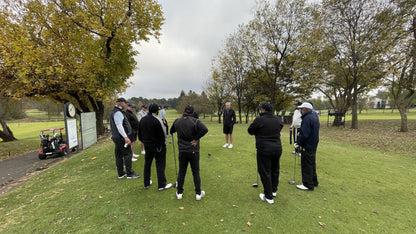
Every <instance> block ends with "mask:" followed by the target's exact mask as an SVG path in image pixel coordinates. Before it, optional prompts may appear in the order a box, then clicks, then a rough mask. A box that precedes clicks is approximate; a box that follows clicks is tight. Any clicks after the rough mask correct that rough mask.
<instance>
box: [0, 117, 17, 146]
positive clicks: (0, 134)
mask: <svg viewBox="0 0 416 234" xmlns="http://www.w3.org/2000/svg"><path fill="white" fill-rule="evenodd" d="M0 124H1V127H2V128H3V131H1V130H0V138H1V139H2V140H3V141H4V142H10V141H16V140H17V139H16V138H15V137H14V135H13V132H12V131H11V130H10V128H9V127H8V126H7V124H6V122H5V121H4V120H3V119H2V118H0Z"/></svg>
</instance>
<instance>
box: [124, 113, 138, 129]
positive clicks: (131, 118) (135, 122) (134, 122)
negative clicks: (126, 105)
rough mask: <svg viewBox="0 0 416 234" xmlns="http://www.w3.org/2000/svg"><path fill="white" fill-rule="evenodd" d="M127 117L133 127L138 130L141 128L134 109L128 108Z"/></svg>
mask: <svg viewBox="0 0 416 234" xmlns="http://www.w3.org/2000/svg"><path fill="white" fill-rule="evenodd" d="M126 117H127V119H128V120H129V122H130V125H131V129H132V130H133V131H136V132H137V131H138V130H139V120H138V119H137V117H136V115H135V114H134V113H133V112H132V111H130V110H127V111H126Z"/></svg>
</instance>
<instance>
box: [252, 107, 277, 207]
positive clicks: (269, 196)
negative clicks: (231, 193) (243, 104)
mask: <svg viewBox="0 0 416 234" xmlns="http://www.w3.org/2000/svg"><path fill="white" fill-rule="evenodd" d="M272 111H273V108H272V105H271V104H270V103H268V102H266V103H263V104H261V105H260V117H257V118H256V119H255V120H254V121H253V123H252V124H251V125H250V126H249V127H248V133H249V134H250V135H254V136H256V150H257V170H258V173H259V175H260V178H261V182H262V184H263V188H264V194H263V193H260V195H259V197H260V199H261V200H263V201H265V202H267V203H269V204H273V203H274V200H273V197H276V195H277V194H276V193H277V187H278V185H279V170H280V156H281V155H282V143H281V141H280V131H281V130H282V127H283V124H282V122H281V120H280V119H279V118H278V117H277V116H276V115H273V112H272Z"/></svg>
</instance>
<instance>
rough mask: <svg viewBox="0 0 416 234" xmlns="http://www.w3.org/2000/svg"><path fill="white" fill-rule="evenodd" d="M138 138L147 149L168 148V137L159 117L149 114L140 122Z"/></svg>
mask: <svg viewBox="0 0 416 234" xmlns="http://www.w3.org/2000/svg"><path fill="white" fill-rule="evenodd" d="M138 136H139V140H140V141H141V142H143V144H144V146H145V148H146V149H152V148H155V147H161V146H166V144H165V142H166V136H165V133H164V131H163V128H162V125H161V123H160V121H159V119H158V118H157V116H153V114H150V113H149V114H148V115H146V116H145V117H143V118H142V119H141V120H140V123H139V132H138Z"/></svg>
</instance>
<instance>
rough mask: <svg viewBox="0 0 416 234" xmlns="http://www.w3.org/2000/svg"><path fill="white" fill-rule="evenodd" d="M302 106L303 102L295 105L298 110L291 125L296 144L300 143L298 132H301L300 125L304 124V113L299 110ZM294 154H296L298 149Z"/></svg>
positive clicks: (294, 113)
mask: <svg viewBox="0 0 416 234" xmlns="http://www.w3.org/2000/svg"><path fill="white" fill-rule="evenodd" d="M300 105H302V103H301V102H297V103H295V106H296V109H295V111H294V112H293V118H292V125H290V130H292V134H293V140H294V143H297V141H298V132H299V131H300V125H301V124H302V113H301V112H300V109H299V108H298V106H300ZM292 153H293V154H296V153H297V151H296V149H295V151H293V152H292Z"/></svg>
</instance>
